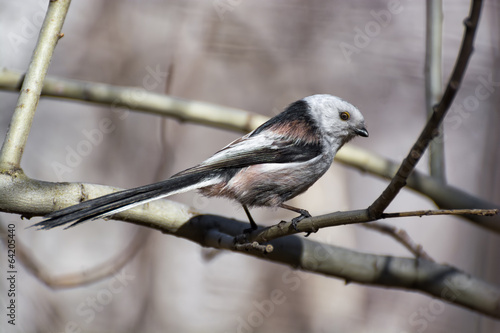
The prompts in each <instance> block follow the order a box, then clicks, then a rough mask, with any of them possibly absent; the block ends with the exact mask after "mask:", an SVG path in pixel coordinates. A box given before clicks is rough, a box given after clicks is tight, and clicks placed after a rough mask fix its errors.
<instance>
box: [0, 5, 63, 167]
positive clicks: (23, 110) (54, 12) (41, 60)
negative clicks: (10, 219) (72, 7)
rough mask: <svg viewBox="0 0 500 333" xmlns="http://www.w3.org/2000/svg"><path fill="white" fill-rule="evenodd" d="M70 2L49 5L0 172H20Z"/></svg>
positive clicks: (4, 147) (0, 155)
mask: <svg viewBox="0 0 500 333" xmlns="http://www.w3.org/2000/svg"><path fill="white" fill-rule="evenodd" d="M70 2H71V1H70V0H59V1H50V2H49V8H48V10H47V14H46V15H45V20H44V21H43V25H42V29H41V31H40V36H39V38H38V41H37V44H36V47H35V50H34V52H33V56H32V57H31V62H30V65H29V67H28V71H27V72H26V77H25V79H24V82H23V85H22V87H21V93H20V94H19V98H18V100H17V105H16V108H15V109H14V115H13V116H12V119H11V122H10V125H9V130H8V131H7V135H6V137H5V140H4V142H3V145H2V149H1V151H0V169H1V171H3V172H5V171H8V170H16V169H19V168H20V164H21V158H22V155H23V152H24V147H25V146H26V142H27V140H28V134H29V133H30V130H31V124H32V122H33V117H34V116H35V111H36V107H37V105H38V100H39V99H40V92H41V91H42V86H43V80H44V78H45V75H46V74H47V69H48V67H49V64H50V60H51V59H52V54H53V53H54V49H55V47H56V44H57V41H58V40H59V39H60V38H61V37H62V36H61V29H62V26H63V23H64V19H65V17H66V13H67V12H68V8H69V4H70Z"/></svg>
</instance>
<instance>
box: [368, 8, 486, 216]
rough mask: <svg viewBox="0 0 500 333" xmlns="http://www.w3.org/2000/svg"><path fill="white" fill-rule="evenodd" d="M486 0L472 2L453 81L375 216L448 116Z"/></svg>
mask: <svg viewBox="0 0 500 333" xmlns="http://www.w3.org/2000/svg"><path fill="white" fill-rule="evenodd" d="M481 6H482V0H474V1H473V2H472V4H471V10H470V14H469V17H468V18H467V19H466V20H465V21H464V25H465V33H464V37H463V40H462V46H461V48H460V52H459V54H458V57H457V61H456V63H455V68H454V69H453V72H452V74H451V77H450V80H449V82H448V85H447V87H446V90H445V92H444V94H443V98H442V99H441V101H440V102H439V104H438V105H437V106H436V107H434V112H433V113H432V116H431V117H430V118H429V121H428V122H427V124H426V125H425V127H424V129H423V131H422V133H421V134H420V136H419V138H418V139H417V141H416V142H415V144H414V145H413V147H412V148H411V150H410V152H409V153H408V156H407V157H406V158H405V159H404V160H403V162H402V163H401V167H400V168H399V170H398V172H397V173H396V175H395V176H394V178H393V179H392V180H391V182H390V184H389V185H388V186H387V188H386V189H385V190H384V191H383V192H382V194H381V195H380V196H379V197H378V198H377V199H376V200H375V201H374V202H373V203H372V205H371V206H370V207H369V208H368V211H369V215H370V217H371V218H372V219H377V218H378V217H380V216H381V215H382V213H383V212H384V210H385V209H386V208H387V206H389V204H390V203H391V202H392V200H394V198H395V197H396V196H397V194H398V193H399V191H400V190H401V189H402V188H403V187H404V186H405V185H406V179H407V178H408V177H409V176H410V174H411V173H412V171H413V169H414V168H415V166H416V165H417V163H418V161H419V160H420V158H421V157H422V155H423V153H424V152H425V150H426V148H427V146H428V145H429V142H430V141H431V140H432V139H433V138H434V136H435V135H436V134H437V132H436V131H437V129H438V128H439V125H440V124H441V122H442V121H443V119H444V116H445V115H446V112H447V111H448V109H449V108H450V105H451V103H452V102H453V99H454V98H455V95H456V94H457V91H458V89H459V87H460V83H461V82H462V79H463V77H464V74H465V70H466V68H467V64H468V62H469V59H470V56H471V54H472V51H473V44H474V38H475V36H476V30H477V26H478V22H479V14H480V13H481Z"/></svg>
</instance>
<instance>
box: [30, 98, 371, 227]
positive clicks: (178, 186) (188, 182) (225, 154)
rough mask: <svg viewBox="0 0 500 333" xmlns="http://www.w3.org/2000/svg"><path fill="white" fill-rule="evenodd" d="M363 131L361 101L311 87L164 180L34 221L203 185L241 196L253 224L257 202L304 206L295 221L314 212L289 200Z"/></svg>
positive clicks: (100, 211) (62, 219)
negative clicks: (252, 211)
mask: <svg viewBox="0 0 500 333" xmlns="http://www.w3.org/2000/svg"><path fill="white" fill-rule="evenodd" d="M356 136H361V137H368V131H367V129H366V126H365V120H364V117H363V115H362V114H361V112H360V111H359V110H358V109H357V108H356V107H355V106H354V105H352V104H350V103H348V102H346V101H345V100H343V99H341V98H339V97H336V96H333V95H330V94H316V95H311V96H308V97H305V98H303V99H300V100H298V101H296V102H293V103H291V104H290V105H289V106H288V107H286V108H285V109H284V111H283V112H281V113H279V114H278V115H276V116H274V117H272V118H270V119H269V120H268V121H266V122H265V123H263V124H262V125H260V126H259V127H258V128H256V129H255V130H253V131H251V132H250V133H248V134H246V135H244V136H242V137H240V138H238V139H236V140H234V141H233V142H231V143H229V144H228V145H227V146H225V147H224V148H222V149H221V150H219V151H218V152H216V153H215V154H214V155H212V156H211V157H209V158H208V159H206V160H205V161H203V162H201V163H200V164H198V165H196V166H193V167H191V168H188V169H186V170H184V171H181V172H179V173H177V174H174V175H173V176H171V177H170V178H168V179H166V180H163V181H160V182H157V183H153V184H149V185H144V186H140V187H137V188H133V189H128V190H122V191H118V192H114V193H111V194H107V195H104V196H101V197H97V198H95V199H91V200H87V201H83V202H81V203H79V204H76V205H73V206H70V207H67V208H64V209H61V210H58V211H54V212H52V213H49V214H47V215H46V216H44V220H42V221H41V222H38V223H36V224H34V225H33V227H37V228H38V229H52V228H55V227H59V226H63V225H66V228H69V227H73V226H75V225H78V224H80V223H82V222H85V221H88V220H95V219H98V218H103V217H109V216H111V215H114V214H116V213H119V212H121V211H124V210H127V209H130V208H132V207H134V206H138V205H141V204H145V203H147V202H150V201H153V200H157V199H160V198H164V197H167V196H170V195H173V194H178V193H183V192H187V191H190V190H199V192H201V194H202V195H205V196H208V197H224V198H227V199H231V200H233V201H236V202H238V203H240V204H241V205H242V207H243V209H244V211H245V213H246V215H247V217H248V219H249V222H250V226H251V228H250V229H248V230H249V231H251V230H255V229H257V224H256V223H255V221H254V220H253V218H252V216H251V214H250V210H249V208H252V207H281V208H284V209H287V210H291V211H294V212H296V213H299V214H300V216H298V217H296V218H294V219H293V220H292V225H293V226H294V228H296V226H297V224H298V223H299V222H300V221H301V220H302V219H304V218H307V217H310V216H311V215H310V214H309V212H308V211H307V210H305V209H300V208H296V207H293V206H290V205H288V204H285V202H286V201H288V200H290V199H292V198H294V197H296V196H297V195H299V194H302V193H303V192H305V191H306V190H307V189H308V188H309V187H310V186H311V185H312V184H314V183H315V182H316V181H317V180H318V179H319V178H320V177H321V176H323V174H324V173H325V172H326V171H327V170H328V169H329V168H330V166H331V164H332V162H333V158H334V157H335V154H336V153H337V151H338V150H339V149H340V148H341V147H342V146H343V145H344V144H345V143H346V142H348V141H350V140H351V139H353V138H354V137H356Z"/></svg>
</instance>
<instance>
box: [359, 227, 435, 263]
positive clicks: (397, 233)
mask: <svg viewBox="0 0 500 333" xmlns="http://www.w3.org/2000/svg"><path fill="white" fill-rule="evenodd" d="M362 226H363V227H365V228H368V229H372V230H376V231H378V232H381V233H383V234H386V235H389V236H390V237H392V238H394V239H395V240H396V241H397V242H399V243H400V244H402V245H403V246H404V247H406V248H407V249H408V251H410V252H411V253H413V255H414V256H415V257H417V258H422V259H426V260H429V261H434V259H432V258H431V256H430V255H428V254H427V252H425V251H424V248H423V246H422V245H420V244H417V243H415V242H414V241H413V239H411V237H410V235H408V233H407V232H406V231H405V230H403V229H399V228H396V227H394V226H392V225H389V224H385V223H380V222H372V223H364V224H362Z"/></svg>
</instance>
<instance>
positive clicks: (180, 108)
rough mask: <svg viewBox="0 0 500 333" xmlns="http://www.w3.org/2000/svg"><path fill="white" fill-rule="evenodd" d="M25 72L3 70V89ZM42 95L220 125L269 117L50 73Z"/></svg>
mask: <svg viewBox="0 0 500 333" xmlns="http://www.w3.org/2000/svg"><path fill="white" fill-rule="evenodd" d="M22 82H23V75H22V74H21V73H19V72H15V71H11V70H7V69H3V70H0V89H6V90H12V91H16V90H19V85H20V83H22ZM42 96H48V97H61V98H70V99H74V100H80V101H87V102H91V103H95V104H101V105H108V106H111V107H112V108H120V107H122V108H126V109H129V110H141V111H144V112H147V113H153V114H157V115H161V116H168V117H173V118H176V119H179V120H180V121H190V122H194V123H198V124H203V125H209V126H213V127H217V128H223V129H229V130H233V131H234V130H235V131H243V132H250V131H251V130H253V129H255V128H256V127H258V126H259V125H260V124H262V123H263V122H265V121H266V120H267V119H268V118H267V117H265V116H262V115H259V114H256V113H252V112H248V111H244V110H241V109H235V108H229V107H224V106H220V105H215V104H211V103H205V102H200V101H192V100H186V99H183V98H178V97H172V96H167V95H163V94H158V93H154V92H151V91H147V90H146V89H143V88H137V87H119V86H113V85H109V84H104V83H96V82H88V81H78V80H69V79H60V78H54V77H50V76H49V77H47V78H46V79H45V82H44V85H43V90H42Z"/></svg>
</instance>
